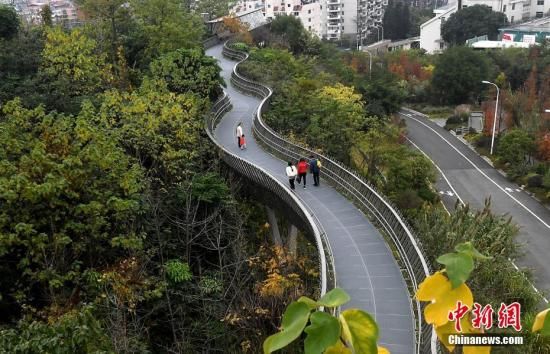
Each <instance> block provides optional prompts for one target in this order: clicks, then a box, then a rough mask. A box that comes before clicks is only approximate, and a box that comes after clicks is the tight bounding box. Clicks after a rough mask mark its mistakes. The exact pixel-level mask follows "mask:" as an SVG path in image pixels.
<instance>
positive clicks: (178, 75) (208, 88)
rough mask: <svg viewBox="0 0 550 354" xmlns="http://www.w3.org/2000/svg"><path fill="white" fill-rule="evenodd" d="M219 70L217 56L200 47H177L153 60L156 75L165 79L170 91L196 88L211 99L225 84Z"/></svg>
mask: <svg viewBox="0 0 550 354" xmlns="http://www.w3.org/2000/svg"><path fill="white" fill-rule="evenodd" d="M220 71H221V69H220V67H219V66H218V64H217V62H216V59H214V58H212V57H208V56H206V55H205V54H204V52H203V51H202V50H200V49H178V50H176V51H175V52H171V53H168V54H166V55H164V56H162V57H161V58H159V59H157V60H156V61H154V62H153V63H152V64H151V73H152V74H153V77H155V78H157V79H159V80H165V81H166V84H167V86H168V89H169V90H170V91H172V92H175V93H180V94H183V93H187V92H193V93H195V94H197V95H199V96H200V97H202V98H210V99H211V100H214V99H215V98H216V97H217V96H218V95H219V94H220V85H225V83H224V81H223V79H222V78H221V77H220Z"/></svg>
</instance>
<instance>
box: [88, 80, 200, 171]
mask: <svg viewBox="0 0 550 354" xmlns="http://www.w3.org/2000/svg"><path fill="white" fill-rule="evenodd" d="M205 104H206V102H205V101H204V100H202V99H199V98H197V97H196V96H194V95H193V94H191V93H186V94H181V95H178V94H175V93H172V92H169V91H168V90H167V89H166V87H164V84H163V83H162V82H150V81H145V82H144V84H143V86H142V87H141V88H140V89H139V90H136V91H134V92H132V93H121V92H118V91H109V92H107V93H106V94H105V95H104V99H103V103H102V105H101V107H100V109H99V112H98V113H97V114H98V115H99V118H100V120H101V122H102V124H104V125H105V126H106V127H108V128H110V129H112V128H116V127H122V129H120V131H119V134H120V135H119V139H120V143H121V144H122V145H123V146H125V147H126V149H127V151H128V152H129V153H130V154H131V155H132V156H134V157H135V158H136V159H138V160H139V161H140V164H141V165H142V166H143V167H145V168H146V169H147V170H148V171H149V174H150V175H151V176H154V177H157V178H160V179H162V180H164V181H180V180H183V179H185V178H186V177H187V176H189V175H192V174H193V172H194V171H193V169H194V168H196V167H198V164H199V162H200V161H199V159H200V156H201V155H200V149H199V147H200V141H201V133H202V124H203V120H202V114H203V112H204V109H205V108H204V107H205ZM89 114H90V115H91V116H93V115H94V114H96V113H94V112H90V113H89Z"/></svg>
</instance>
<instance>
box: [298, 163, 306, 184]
mask: <svg viewBox="0 0 550 354" xmlns="http://www.w3.org/2000/svg"><path fill="white" fill-rule="evenodd" d="M297 167H298V184H300V182H301V181H302V178H303V179H304V188H306V176H307V167H308V163H307V162H306V159H304V158H302V159H300V161H298V166H297Z"/></svg>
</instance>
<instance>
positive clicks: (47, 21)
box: [40, 4, 53, 27]
mask: <svg viewBox="0 0 550 354" xmlns="http://www.w3.org/2000/svg"><path fill="white" fill-rule="evenodd" d="M52 16H53V14H52V8H51V7H50V5H48V4H46V5H44V6H42V10H40V17H41V18H42V23H43V24H44V26H47V27H51V26H52V24H53V22H52Z"/></svg>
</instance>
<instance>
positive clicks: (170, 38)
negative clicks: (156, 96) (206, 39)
mask: <svg viewBox="0 0 550 354" xmlns="http://www.w3.org/2000/svg"><path fill="white" fill-rule="evenodd" d="M130 4H131V6H132V9H133V10H134V14H135V15H136V17H137V20H138V22H139V23H140V25H141V27H142V29H143V31H144V35H145V37H146V38H147V48H146V49H145V52H146V55H147V56H148V57H149V58H151V60H153V59H155V58H157V57H158V56H160V55H162V54H165V53H169V52H172V51H174V50H176V49H180V48H186V49H188V48H193V47H198V46H200V45H201V40H202V38H203V35H204V31H205V30H204V23H203V21H202V19H201V18H200V17H199V16H197V15H194V14H191V13H188V12H185V11H184V9H183V8H182V6H181V4H180V2H179V1H177V0H132V1H131V2H130Z"/></svg>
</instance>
